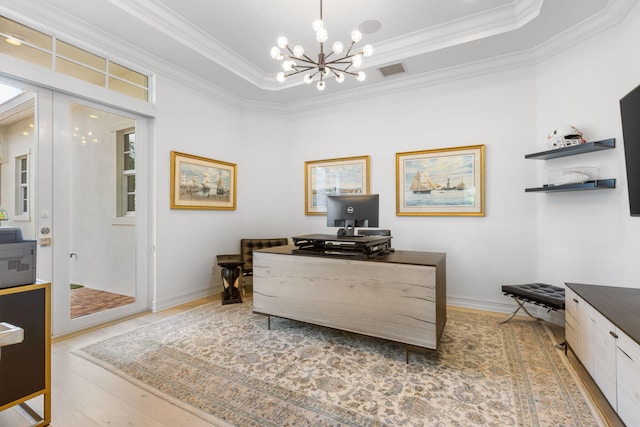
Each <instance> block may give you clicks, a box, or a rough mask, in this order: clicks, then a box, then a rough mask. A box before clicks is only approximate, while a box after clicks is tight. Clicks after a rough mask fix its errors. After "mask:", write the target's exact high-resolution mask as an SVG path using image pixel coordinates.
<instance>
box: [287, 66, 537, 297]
mask: <svg viewBox="0 0 640 427" xmlns="http://www.w3.org/2000/svg"><path fill="white" fill-rule="evenodd" d="M310 96H313V92H312V93H310ZM535 104H536V102H535V75H534V73H533V70H531V69H519V70H513V71H509V72H503V73H499V74H494V75H490V76H482V77H478V78H473V79H469V80H464V81H457V82H455V83H449V84H444V85H440V86H436V87H427V88H423V89H417V90H412V91H407V92H401V93H398V94H395V95H391V96H385V97H384V98H377V99H366V100H363V101H362V102H359V103H352V104H348V105H335V106H332V108H331V109H325V110H322V111H314V112H309V113H305V114H301V115H298V116H296V117H294V118H292V119H291V118H290V119H289V123H290V126H291V131H290V132H289V133H290V135H306V137H305V138H295V139H294V138H293V137H292V138H290V139H291V141H290V142H289V151H290V153H291V154H290V172H289V173H290V175H291V177H292V179H291V182H290V183H289V186H290V188H291V191H292V194H293V197H292V198H291V199H290V204H289V207H288V211H289V212H290V214H289V218H290V223H291V228H290V234H293V235H295V234H306V233H311V232H319V233H322V232H325V233H326V232H335V231H336V229H328V228H327V227H326V225H325V221H326V219H325V217H318V216H308V217H305V215H304V170H303V164H304V162H305V161H309V160H320V159H328V158H337V157H349V156H359V155H369V156H370V157H371V192H372V193H378V194H380V203H381V208H380V228H389V229H391V232H392V235H393V240H392V243H393V246H394V247H395V248H397V249H406V250H419V251H433V252H446V253H447V273H448V278H447V280H448V281H447V287H448V289H447V293H448V296H449V300H450V302H453V303H456V304H461V305H467V306H487V305H491V304H493V303H496V302H497V303H500V302H505V299H504V297H503V296H502V295H501V293H500V286H501V285H502V284H508V283H521V282H529V281H531V280H535V278H536V259H535V258H536V244H537V242H536V232H535V228H534V227H531V226H530V224H531V222H532V221H533V219H534V212H533V211H534V199H533V198H531V197H530V196H529V195H525V193H524V187H525V183H526V182H527V181H528V178H529V176H528V175H531V174H532V173H533V171H534V167H533V165H532V164H529V163H526V162H525V161H524V159H523V157H524V154H525V152H526V151H527V150H530V149H531V147H532V146H533V145H534V133H535V121H534V118H535ZM318 130H321V131H320V132H318ZM477 144H484V145H485V146H486V194H487V198H486V216H484V217H426V216H423V217H399V216H396V211H395V203H396V153H398V152H405V151H413V150H428V149H435V148H446V147H457V146H464V145H477Z"/></svg>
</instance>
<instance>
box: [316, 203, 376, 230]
mask: <svg viewBox="0 0 640 427" xmlns="http://www.w3.org/2000/svg"><path fill="white" fill-rule="evenodd" d="M378 206H379V197H378V195H377V194H361V195H340V196H327V227H341V229H340V230H338V233H337V234H338V236H354V235H355V228H356V227H377V226H378V209H379V207H378Z"/></svg>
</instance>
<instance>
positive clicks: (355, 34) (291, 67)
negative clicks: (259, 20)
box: [271, 0, 373, 91]
mask: <svg viewBox="0 0 640 427" xmlns="http://www.w3.org/2000/svg"><path fill="white" fill-rule="evenodd" d="M312 28H313V30H314V31H315V32H316V40H318V41H319V42H320V53H318V60H317V61H314V60H313V59H311V58H309V57H308V56H307V55H305V53H304V48H303V47H302V46H301V45H296V46H294V48H293V50H291V48H290V47H289V41H288V40H287V38H286V37H284V36H282V37H279V38H278V46H274V47H272V48H271V57H272V58H273V59H276V60H278V61H283V62H282V69H283V70H284V71H281V72H279V73H278V75H277V76H276V79H277V80H278V81H279V82H281V83H282V82H284V81H285V80H286V79H287V77H291V76H294V75H296V74H300V73H304V72H308V73H307V74H305V76H304V82H305V83H306V84H310V83H311V82H312V81H313V78H314V77H315V76H317V75H318V76H320V77H319V80H318V83H317V85H316V87H317V88H318V90H320V91H322V90H324V88H325V83H324V78H325V77H326V76H327V75H329V73H332V74H333V75H334V76H335V77H336V81H337V82H338V83H342V82H343V81H344V75H345V74H350V75H352V76H354V77H355V78H356V79H357V80H358V81H360V82H361V81H363V80H364V79H365V78H366V75H365V73H364V72H363V71H358V72H354V71H350V68H351V67H353V68H360V66H362V57H363V56H371V55H372V54H373V48H372V47H371V45H370V44H368V45H365V46H364V47H363V48H362V50H360V51H357V52H352V50H353V47H354V45H355V44H356V43H358V42H359V41H360V40H362V33H361V32H360V31H358V30H353V31H352V32H351V46H349V49H348V50H347V52H346V53H345V54H344V55H342V53H343V52H344V46H343V44H342V43H340V42H339V41H337V42H335V43H333V44H332V45H331V52H329V53H328V54H325V53H324V42H326V41H327V39H328V38H329V35H328V33H327V29H326V28H325V27H324V22H323V21H322V0H320V19H316V20H315V21H313V23H312ZM281 49H286V52H284V53H283V52H282V50H281ZM287 52H288V53H287ZM333 55H336V56H335V57H333V58H332V56H333ZM340 55H342V56H340Z"/></svg>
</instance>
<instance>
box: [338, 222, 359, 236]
mask: <svg viewBox="0 0 640 427" xmlns="http://www.w3.org/2000/svg"><path fill="white" fill-rule="evenodd" d="M344 225H345V226H344V228H339V229H338V234H337V236H338V237H353V236H355V235H356V233H355V231H356V222H355V221H351V220H347V221H345V224H344Z"/></svg>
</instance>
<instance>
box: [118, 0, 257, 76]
mask: <svg viewBox="0 0 640 427" xmlns="http://www.w3.org/2000/svg"><path fill="white" fill-rule="evenodd" d="M108 1H109V2H110V3H111V4H113V5H114V6H117V7H119V8H120V9H122V10H124V11H125V12H127V13H128V14H130V15H132V16H135V17H136V18H137V19H139V20H140V21H142V22H144V23H146V24H147V25H149V26H151V27H153V28H155V29H156V30H158V31H160V32H161V33H163V34H165V35H167V36H169V37H171V38H172V39H174V40H176V41H177V42H179V43H180V44H182V45H184V46H186V47H188V48H189V49H191V50H193V51H194V52H197V53H198V54H200V55H202V56H203V57H205V58H207V59H208V60H210V61H213V62H215V63H216V64H218V65H220V66H222V67H224V68H226V69H227V70H229V71H231V72H232V73H234V74H236V75H237V76H239V77H241V78H243V79H244V80H246V81H248V82H250V83H251V84H253V85H255V86H257V87H260V88H263V87H262V86H263V85H264V82H265V77H264V72H263V71H262V70H260V69H259V68H257V67H256V66H255V65H253V64H252V63H251V62H249V61H247V60H246V59H244V58H243V57H241V56H239V55H238V54H236V53H235V52H234V51H232V50H231V49H229V48H228V47H227V46H225V45H224V44H222V43H220V42H219V41H218V40H216V39H214V38H213V37H210V36H208V35H207V34H206V33H205V32H204V31H202V30H200V29H199V28H198V27H196V26H194V25H193V24H192V23H191V22H189V21H187V20H186V19H184V18H182V17H181V16H179V15H176V14H175V13H174V12H172V11H171V10H169V9H167V8H166V7H165V6H164V5H163V4H161V3H160V2H158V1H155V0H108Z"/></svg>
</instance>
